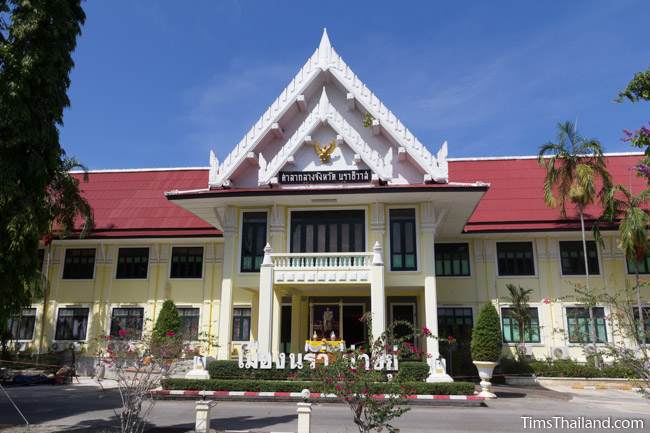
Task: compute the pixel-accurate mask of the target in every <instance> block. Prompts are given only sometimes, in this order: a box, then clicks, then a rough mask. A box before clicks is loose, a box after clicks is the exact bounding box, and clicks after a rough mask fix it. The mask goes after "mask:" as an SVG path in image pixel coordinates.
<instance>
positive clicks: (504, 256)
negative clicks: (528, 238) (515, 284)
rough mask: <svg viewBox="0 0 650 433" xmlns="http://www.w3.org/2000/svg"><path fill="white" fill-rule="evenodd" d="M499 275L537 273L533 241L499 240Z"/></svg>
mask: <svg viewBox="0 0 650 433" xmlns="http://www.w3.org/2000/svg"><path fill="white" fill-rule="evenodd" d="M497 262H498V267H499V275H501V276H505V275H512V276H518V275H535V262H534V256H533V243H532V242H497Z"/></svg>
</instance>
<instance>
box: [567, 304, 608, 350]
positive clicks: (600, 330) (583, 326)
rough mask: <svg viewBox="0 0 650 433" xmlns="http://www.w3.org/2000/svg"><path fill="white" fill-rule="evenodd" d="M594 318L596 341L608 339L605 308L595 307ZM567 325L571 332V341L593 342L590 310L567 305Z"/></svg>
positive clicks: (602, 341) (600, 341)
mask: <svg viewBox="0 0 650 433" xmlns="http://www.w3.org/2000/svg"><path fill="white" fill-rule="evenodd" d="M593 310H594V319H596V342H598V343H604V342H606V341H607V325H606V323H605V309H604V308H603V307H594V309H593ZM566 317H567V327H568V328H569V329H568V332H569V343H587V342H589V343H590V342H591V329H590V323H591V322H590V320H589V310H588V309H587V308H584V307H567V309H566Z"/></svg>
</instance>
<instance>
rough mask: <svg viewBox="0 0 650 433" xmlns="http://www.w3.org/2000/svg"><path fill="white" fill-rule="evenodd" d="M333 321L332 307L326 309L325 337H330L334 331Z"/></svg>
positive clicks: (324, 315) (324, 318)
mask: <svg viewBox="0 0 650 433" xmlns="http://www.w3.org/2000/svg"><path fill="white" fill-rule="evenodd" d="M333 321H334V311H332V310H330V307H326V308H325V312H323V337H325V336H326V335H329V333H330V332H332V331H333V329H332V325H333V323H332V322H333Z"/></svg>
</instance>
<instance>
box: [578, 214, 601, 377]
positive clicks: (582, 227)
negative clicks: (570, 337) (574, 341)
mask: <svg viewBox="0 0 650 433" xmlns="http://www.w3.org/2000/svg"><path fill="white" fill-rule="evenodd" d="M580 231H581V233H582V253H583V256H584V259H585V284H586V286H587V295H588V296H589V297H591V286H590V285H589V260H587V239H586V237H585V216H584V213H583V212H582V210H580ZM589 334H590V336H591V343H592V344H593V345H594V365H595V366H596V368H600V359H598V347H597V346H596V320H595V317H594V307H593V306H592V305H590V306H589Z"/></svg>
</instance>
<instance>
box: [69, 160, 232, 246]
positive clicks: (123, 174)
mask: <svg viewBox="0 0 650 433" xmlns="http://www.w3.org/2000/svg"><path fill="white" fill-rule="evenodd" d="M75 176H77V177H78V178H81V177H82V176H81V175H80V174H76V175H75ZM207 184H208V170H206V169H184V170H151V171H106V172H90V173H89V174H88V182H83V181H81V182H80V188H81V190H82V194H83V195H84V197H86V199H87V200H88V201H89V202H90V204H91V206H92V208H93V213H94V217H95V230H94V231H93V233H92V235H91V237H169V236H176V237H178V236H182V237H194V236H220V235H221V232H220V231H219V230H217V229H216V228H214V227H213V226H211V225H210V224H208V223H206V222H205V221H203V220H202V219H200V218H198V217H197V216H194V215H193V214H191V213H189V212H187V211H186V210H184V209H182V208H180V207H179V206H176V205H175V204H174V203H172V202H170V201H168V200H167V199H166V198H165V194H164V193H165V191H170V190H173V189H184V190H190V189H198V188H205V187H206V186H207Z"/></svg>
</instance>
